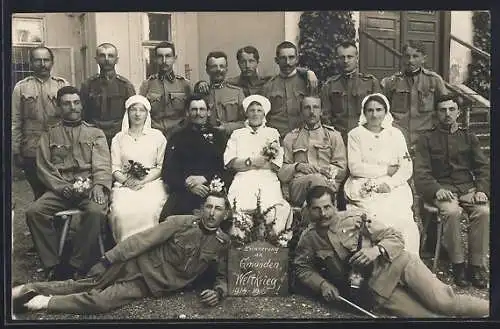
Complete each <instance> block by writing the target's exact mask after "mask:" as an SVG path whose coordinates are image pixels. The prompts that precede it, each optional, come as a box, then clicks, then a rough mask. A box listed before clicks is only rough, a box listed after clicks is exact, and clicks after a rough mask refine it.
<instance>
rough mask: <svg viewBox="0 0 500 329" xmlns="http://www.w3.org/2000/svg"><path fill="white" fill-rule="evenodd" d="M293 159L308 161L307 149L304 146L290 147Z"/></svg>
mask: <svg viewBox="0 0 500 329" xmlns="http://www.w3.org/2000/svg"><path fill="white" fill-rule="evenodd" d="M292 153H293V161H295V162H308V161H307V160H308V159H307V149H305V148H294V149H292Z"/></svg>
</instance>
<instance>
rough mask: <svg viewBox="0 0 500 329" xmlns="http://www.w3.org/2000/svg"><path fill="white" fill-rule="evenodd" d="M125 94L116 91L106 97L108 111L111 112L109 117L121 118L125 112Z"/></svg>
mask: <svg viewBox="0 0 500 329" xmlns="http://www.w3.org/2000/svg"><path fill="white" fill-rule="evenodd" d="M126 100H127V97H126V96H125V95H122V94H119V93H116V94H111V95H109V96H108V98H107V99H106V102H107V107H108V111H109V112H110V113H111V119H121V118H122V117H123V114H124V113H125V101H126Z"/></svg>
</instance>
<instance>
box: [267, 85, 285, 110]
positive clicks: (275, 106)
mask: <svg viewBox="0 0 500 329" xmlns="http://www.w3.org/2000/svg"><path fill="white" fill-rule="evenodd" d="M268 98H269V101H270V102H271V111H270V113H271V114H276V113H279V112H280V111H281V108H282V107H283V105H284V99H285V97H284V95H283V93H281V92H279V91H274V92H271V93H269V97H268Z"/></svg>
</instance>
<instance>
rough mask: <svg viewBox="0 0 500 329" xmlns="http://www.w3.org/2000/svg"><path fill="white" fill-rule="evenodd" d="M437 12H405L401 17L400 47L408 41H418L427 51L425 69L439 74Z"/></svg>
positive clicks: (439, 35)
mask: <svg viewBox="0 0 500 329" xmlns="http://www.w3.org/2000/svg"><path fill="white" fill-rule="evenodd" d="M439 14H440V12H439V11H428V10H427V11H425V10H422V11H406V12H402V15H401V26H402V28H401V32H402V35H401V46H402V45H404V44H405V43H406V42H408V41H409V40H414V41H415V40H419V41H422V43H423V44H424V46H425V48H426V51H427V60H426V63H425V67H426V68H428V69H431V70H432V71H435V72H441V61H440V60H439V58H440V56H439V54H440V51H439V44H440V42H439V40H440V37H441V30H440V26H439V20H440V19H439V18H440V17H439Z"/></svg>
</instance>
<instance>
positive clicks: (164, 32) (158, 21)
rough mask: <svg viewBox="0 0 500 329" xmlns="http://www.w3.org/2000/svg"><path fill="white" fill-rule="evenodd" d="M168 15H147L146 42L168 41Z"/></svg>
mask: <svg viewBox="0 0 500 329" xmlns="http://www.w3.org/2000/svg"><path fill="white" fill-rule="evenodd" d="M170 19H171V17H170V15H169V14H148V24H149V31H148V40H161V41H165V40H170V38H171V33H170Z"/></svg>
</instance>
